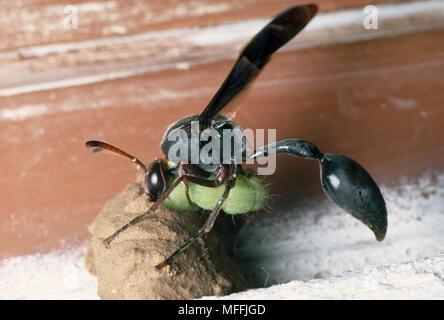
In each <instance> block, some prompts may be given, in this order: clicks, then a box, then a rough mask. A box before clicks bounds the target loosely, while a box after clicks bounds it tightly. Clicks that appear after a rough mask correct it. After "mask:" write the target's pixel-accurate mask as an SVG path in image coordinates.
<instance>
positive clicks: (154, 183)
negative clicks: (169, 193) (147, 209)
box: [145, 162, 166, 201]
mask: <svg viewBox="0 0 444 320" xmlns="http://www.w3.org/2000/svg"><path fill="white" fill-rule="evenodd" d="M150 169H151V170H150V171H149V172H148V173H147V175H146V177H145V183H146V185H147V189H148V195H149V197H150V199H151V201H156V200H157V199H158V198H159V197H160V195H161V194H162V193H163V192H164V191H165V188H166V181H165V174H164V171H163V166H162V164H161V163H160V162H154V163H153V164H152V165H151V168H150Z"/></svg>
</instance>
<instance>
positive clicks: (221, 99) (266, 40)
mask: <svg viewBox="0 0 444 320" xmlns="http://www.w3.org/2000/svg"><path fill="white" fill-rule="evenodd" d="M316 12H317V6H316V5H312V4H309V5H303V6H297V7H293V8H290V9H288V10H286V11H284V12H282V13H280V14H279V15H278V16H276V17H275V18H274V19H273V20H272V21H271V22H270V23H268V24H267V25H266V26H265V27H264V28H263V29H262V30H261V31H260V32H259V33H258V34H257V35H256V36H255V37H254V38H253V39H252V40H251V41H250V42H249V43H248V44H247V46H246V47H245V48H244V49H243V50H242V52H241V54H240V55H239V58H238V60H237V61H236V63H235V64H234V66H233V68H232V69H231V71H230V73H229V74H228V76H227V78H226V79H225V81H224V82H223V84H222V86H221V87H220V88H219V90H218V91H217V93H216V94H215V96H214V97H213V99H211V101H210V103H209V104H208V105H207V107H206V108H205V109H204V110H203V112H202V113H201V114H200V115H199V119H198V120H199V123H200V128H201V129H205V128H207V127H208V126H209V125H210V123H211V120H212V119H213V118H214V117H215V116H216V114H218V113H219V112H220V111H221V110H222V109H223V108H224V107H225V106H227V104H228V103H229V102H230V101H231V100H232V99H233V98H234V97H235V96H236V95H238V93H239V92H240V91H242V90H243V89H245V87H246V86H247V85H248V84H249V83H251V81H252V80H253V79H254V78H255V77H256V76H257V75H258V74H259V72H260V71H261V70H262V68H263V67H264V66H265V64H266V63H267V62H268V61H269V60H270V57H271V55H272V54H273V53H274V52H276V51H277V50H278V49H279V48H280V47H282V46H283V45H284V44H286V43H287V42H288V41H289V40H290V39H292V38H293V37H294V36H295V35H296V34H298V33H299V32H300V31H301V30H302V29H303V28H304V27H305V26H306V25H307V24H308V23H309V22H310V20H311V19H312V18H313V17H314V15H315V14H316ZM230 104H231V103H230Z"/></svg>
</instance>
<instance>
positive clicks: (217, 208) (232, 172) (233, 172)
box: [156, 165, 237, 270]
mask: <svg viewBox="0 0 444 320" xmlns="http://www.w3.org/2000/svg"><path fill="white" fill-rule="evenodd" d="M236 168H237V166H236V165H232V166H230V177H229V179H228V181H227V183H226V184H225V190H224V193H223V194H222V196H221V197H220V199H219V201H218V202H217V204H216V206H215V207H214V209H213V210H212V211H211V213H210V215H209V217H208V219H207V221H205V224H204V225H203V227H202V228H201V229H200V230H199V232H197V233H196V234H195V235H194V236H193V237H191V238H190V239H189V240H188V241H187V242H185V243H184V244H183V245H181V246H180V247H179V248H178V249H177V250H176V251H174V252H173V253H172V254H171V255H170V256H169V257H168V258H166V259H165V260H164V261H163V262H161V263H159V264H158V265H156V269H157V270H160V269H161V268H162V267H164V266H165V265H167V264H169V263H170V262H171V260H172V259H173V257H174V256H176V255H177V254H178V253H180V252H182V251H183V250H185V249H186V248H188V247H189V246H190V245H191V244H192V243H193V242H194V241H195V240H196V239H198V238H200V237H202V236H203V235H205V234H207V233H208V232H210V230H211V229H212V228H213V225H214V222H215V221H216V218H217V217H218V215H219V213H220V210H221V208H222V204H223V203H224V201H225V200H226V199H227V198H228V195H229V193H230V190H231V188H233V187H234V184H235V182H236Z"/></svg>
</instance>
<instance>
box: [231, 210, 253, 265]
mask: <svg viewBox="0 0 444 320" xmlns="http://www.w3.org/2000/svg"><path fill="white" fill-rule="evenodd" d="M255 218H256V214H255V212H251V213H248V214H247V218H246V219H245V221H244V224H243V225H242V227H241V229H240V230H239V232H238V233H237V234H236V236H235V237H234V240H233V246H232V248H233V254H234V255H235V256H238V254H237V252H236V250H237V245H238V243H239V241H240V240H241V239H242V238H243V236H244V235H245V232H246V231H247V229H248V226H249V225H250V223H251V222H253V220H254V219H255Z"/></svg>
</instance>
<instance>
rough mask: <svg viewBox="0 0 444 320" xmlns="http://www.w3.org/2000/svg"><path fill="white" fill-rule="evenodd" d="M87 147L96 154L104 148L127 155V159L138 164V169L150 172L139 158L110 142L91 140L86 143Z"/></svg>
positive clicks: (120, 154)
mask: <svg viewBox="0 0 444 320" xmlns="http://www.w3.org/2000/svg"><path fill="white" fill-rule="evenodd" d="M85 147H87V148H91V153H93V154H96V153H98V152H100V151H102V150H108V151H110V152H112V153H115V154H118V155H119V156H122V157H125V158H127V159H130V160H131V161H132V162H134V163H135V164H136V166H137V169H142V170H143V172H144V173H148V170H147V168H146V166H145V165H144V164H143V163H142V161H140V160H139V159H137V158H136V157H134V156H132V155H130V154H129V153H127V152H125V151H123V150H121V149H119V148H117V147H115V146H113V145H110V144H109V143H106V142H102V141H96V140H90V141H87V142H86V143H85Z"/></svg>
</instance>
